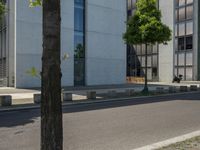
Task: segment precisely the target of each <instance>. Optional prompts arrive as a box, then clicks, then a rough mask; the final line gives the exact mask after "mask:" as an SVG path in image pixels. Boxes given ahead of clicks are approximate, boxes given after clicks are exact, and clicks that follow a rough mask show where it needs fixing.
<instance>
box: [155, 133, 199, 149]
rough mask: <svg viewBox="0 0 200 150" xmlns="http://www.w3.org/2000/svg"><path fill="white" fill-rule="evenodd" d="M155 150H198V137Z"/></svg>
mask: <svg viewBox="0 0 200 150" xmlns="http://www.w3.org/2000/svg"><path fill="white" fill-rule="evenodd" d="M157 150H200V136H198V137H194V138H191V139H188V140H185V141H183V142H178V143H175V144H172V145H169V146H166V147H163V148H160V149H157Z"/></svg>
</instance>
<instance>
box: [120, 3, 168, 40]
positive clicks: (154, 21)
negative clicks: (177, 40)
mask: <svg viewBox="0 0 200 150" xmlns="http://www.w3.org/2000/svg"><path fill="white" fill-rule="evenodd" d="M123 38H124V40H125V41H126V42H127V44H155V43H166V42H167V41H170V40H171V30H170V29H169V27H168V26H166V25H165V24H163V23H162V22H161V11H160V10H159V9H157V7H156V0H138V2H137V3H136V11H135V13H134V15H133V16H132V17H131V18H130V20H129V21H128V22H127V31H126V33H125V34H124V36H123Z"/></svg>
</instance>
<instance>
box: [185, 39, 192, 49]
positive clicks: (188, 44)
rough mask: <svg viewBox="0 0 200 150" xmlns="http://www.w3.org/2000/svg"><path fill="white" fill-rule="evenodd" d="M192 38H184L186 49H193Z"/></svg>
mask: <svg viewBox="0 0 200 150" xmlns="http://www.w3.org/2000/svg"><path fill="white" fill-rule="evenodd" d="M192 39H193V38H192V36H189V37H186V49H187V50H191V49H192V48H193V40H192Z"/></svg>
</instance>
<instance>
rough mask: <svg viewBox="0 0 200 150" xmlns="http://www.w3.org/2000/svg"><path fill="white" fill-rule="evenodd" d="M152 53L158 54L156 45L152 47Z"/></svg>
mask: <svg viewBox="0 0 200 150" xmlns="http://www.w3.org/2000/svg"><path fill="white" fill-rule="evenodd" d="M153 53H154V54H155V53H158V45H157V44H155V45H153Z"/></svg>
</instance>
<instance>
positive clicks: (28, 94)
mask: <svg viewBox="0 0 200 150" xmlns="http://www.w3.org/2000/svg"><path fill="white" fill-rule="evenodd" d="M180 85H187V86H190V85H198V86H199V85H200V82H198V81H196V82H182V83H181V84H177V83H163V82H149V89H150V90H155V89H156V87H158V86H159V87H161V86H162V87H164V88H165V89H167V88H168V87H169V86H180ZM126 89H134V90H135V91H141V90H142V89H143V84H120V85H101V86H86V87H65V88H64V91H67V92H70V93H73V100H84V99H86V92H87V91H89V90H95V91H96V92H97V94H105V93H107V92H108V91H109V90H115V91H116V92H124V91H125V90H126ZM36 93H40V90H38V89H16V88H9V87H5V88H4V87H1V88H0V95H8V94H9V95H11V96H12V99H13V101H12V104H13V105H18V104H33V95H34V94H36Z"/></svg>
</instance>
